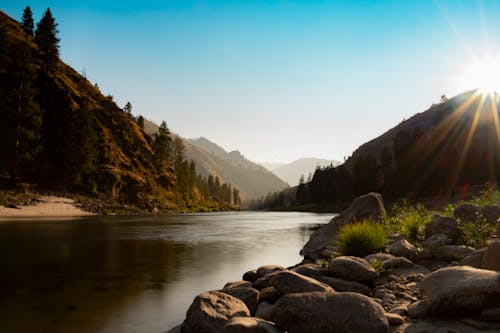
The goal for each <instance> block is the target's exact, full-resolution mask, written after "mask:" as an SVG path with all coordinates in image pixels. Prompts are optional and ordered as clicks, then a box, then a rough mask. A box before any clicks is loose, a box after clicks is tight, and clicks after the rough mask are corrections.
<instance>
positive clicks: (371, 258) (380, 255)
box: [363, 253, 395, 262]
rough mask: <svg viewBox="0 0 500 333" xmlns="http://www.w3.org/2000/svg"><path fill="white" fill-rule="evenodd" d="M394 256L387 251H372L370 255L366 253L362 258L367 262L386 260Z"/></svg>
mask: <svg viewBox="0 0 500 333" xmlns="http://www.w3.org/2000/svg"><path fill="white" fill-rule="evenodd" d="M392 258H395V257H394V256H393V255H392V254H389V253H373V254H370V255H367V256H366V257H364V258H363V259H365V260H366V261H368V262H372V261H386V260H388V259H392Z"/></svg>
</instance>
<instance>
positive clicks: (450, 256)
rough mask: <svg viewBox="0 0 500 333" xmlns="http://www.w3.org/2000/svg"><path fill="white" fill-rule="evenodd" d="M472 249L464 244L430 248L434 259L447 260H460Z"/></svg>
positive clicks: (472, 250)
mask: <svg viewBox="0 0 500 333" xmlns="http://www.w3.org/2000/svg"><path fill="white" fill-rule="evenodd" d="M474 251H475V249H474V248H473V247H470V246H465V245H443V246H441V247H438V248H434V249H432V253H433V254H434V257H435V258H436V259H438V260H447V261H453V260H462V259H464V258H465V257H467V256H468V255H469V254H471V253H472V252H474Z"/></svg>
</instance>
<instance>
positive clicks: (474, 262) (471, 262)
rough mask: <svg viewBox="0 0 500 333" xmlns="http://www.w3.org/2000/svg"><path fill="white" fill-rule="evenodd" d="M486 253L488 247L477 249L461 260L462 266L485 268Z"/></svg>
mask: <svg viewBox="0 0 500 333" xmlns="http://www.w3.org/2000/svg"><path fill="white" fill-rule="evenodd" d="M485 253H486V248H485V247H483V248H482V249H479V250H476V251H474V252H472V253H471V254H469V255H468V256H467V257H465V258H464V259H463V260H462V261H460V265H461V266H472V267H474V268H483V259H484V254H485Z"/></svg>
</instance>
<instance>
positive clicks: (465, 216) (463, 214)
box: [453, 204, 479, 222]
mask: <svg viewBox="0 0 500 333" xmlns="http://www.w3.org/2000/svg"><path fill="white" fill-rule="evenodd" d="M478 213H479V207H478V206H476V205H473V204H463V205H461V206H459V207H457V208H456V209H455V211H454V212H453V216H455V217H456V218H457V219H460V221H464V222H475V221H476V220H477V214H478Z"/></svg>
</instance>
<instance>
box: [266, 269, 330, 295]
mask: <svg viewBox="0 0 500 333" xmlns="http://www.w3.org/2000/svg"><path fill="white" fill-rule="evenodd" d="M269 278H270V280H269V283H270V284H271V285H272V286H273V287H274V288H276V289H277V290H278V291H280V292H282V293H283V294H291V293H301V292H313V291H323V292H333V291H334V290H333V289H332V287H330V286H329V285H327V284H325V283H322V282H319V281H317V280H314V279H312V278H310V277H307V276H304V275H302V274H299V273H296V272H293V271H288V270H287V271H280V272H276V273H273V274H272V276H269Z"/></svg>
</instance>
